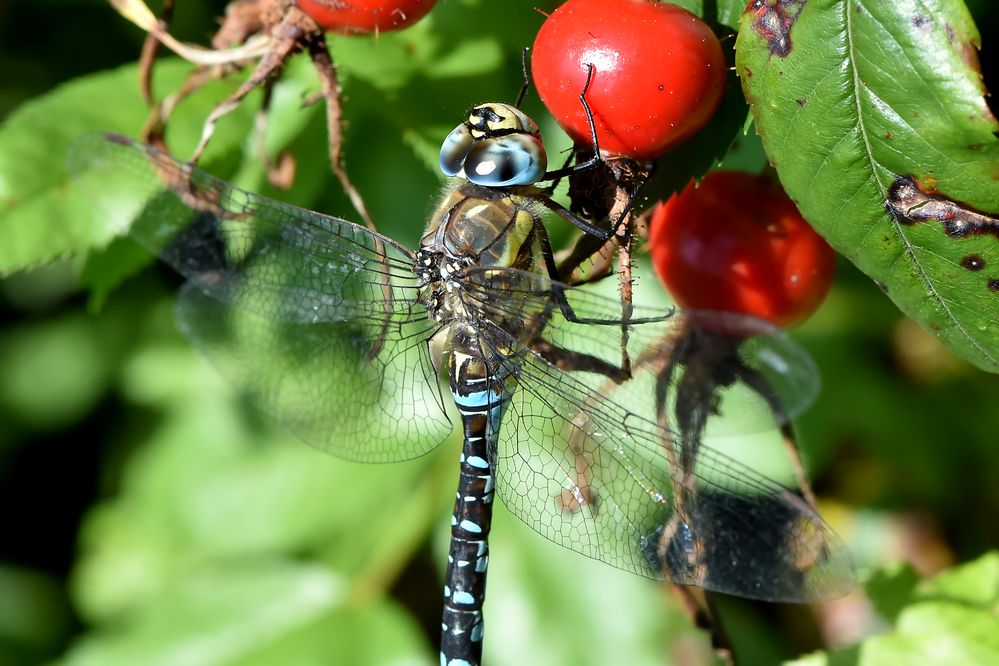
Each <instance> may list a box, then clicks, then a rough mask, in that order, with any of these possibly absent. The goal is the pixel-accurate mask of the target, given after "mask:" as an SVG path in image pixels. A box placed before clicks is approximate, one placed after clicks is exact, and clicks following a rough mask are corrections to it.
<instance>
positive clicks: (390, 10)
mask: <svg viewBox="0 0 999 666" xmlns="http://www.w3.org/2000/svg"><path fill="white" fill-rule="evenodd" d="M436 1H437V0H296V2H297V3H298V6H299V7H301V9H302V11H304V12H305V13H306V14H308V15H309V16H311V17H312V18H313V19H315V21H316V23H318V24H319V25H320V26H322V27H323V28H325V29H326V30H336V31H339V32H390V31H392V30H401V29H402V28H405V27H407V26H409V25H412V24H413V23H416V22H417V21H419V20H420V19H421V18H423V17H424V16H425V15H426V13H427V12H429V11H430V10H431V9H432V8H433V6H434V3H435V2H436Z"/></svg>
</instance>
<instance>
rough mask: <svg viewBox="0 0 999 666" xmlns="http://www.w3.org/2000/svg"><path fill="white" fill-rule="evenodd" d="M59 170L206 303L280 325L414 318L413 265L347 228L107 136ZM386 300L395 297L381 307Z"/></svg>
mask: <svg viewBox="0 0 999 666" xmlns="http://www.w3.org/2000/svg"><path fill="white" fill-rule="evenodd" d="M69 168H70V170H71V171H72V172H74V173H75V174H76V175H77V178H78V179H80V180H82V181H84V185H85V186H87V187H88V190H89V193H91V194H92V195H93V196H94V198H95V205H97V206H99V207H100V208H102V209H103V212H104V213H105V215H106V216H108V217H109V219H112V220H113V221H114V224H115V225H117V226H120V227H121V228H122V229H123V230H127V231H128V234H129V236H131V237H132V238H134V239H135V240H136V241H138V242H139V243H141V244H142V245H144V246H145V247H146V248H147V249H148V250H149V251H150V252H152V253H153V254H155V255H157V256H158V257H159V258H160V259H162V260H163V261H165V262H166V263H168V264H169V265H170V266H172V267H173V268H174V269H175V270H176V271H177V272H178V273H180V274H181V275H183V276H184V277H186V278H188V279H189V280H191V281H193V282H196V283H197V284H199V285H200V288H201V289H202V290H203V291H204V292H205V293H207V294H210V295H211V296H213V297H214V298H217V299H219V300H223V301H230V302H233V301H236V300H241V302H239V303H236V305H238V306H239V307H243V308H247V309H252V310H255V311H257V312H260V313H261V314H262V315H264V316H266V317H270V318H279V319H284V320H288V321H303V322H319V321H343V320H347V319H352V318H355V317H358V316H368V315H371V314H372V313H376V314H377V313H379V312H388V311H389V310H391V311H393V312H396V313H398V314H400V315H402V314H404V313H402V312H400V309H401V308H406V309H408V310H410V312H409V315H408V316H410V317H412V318H413V319H417V318H421V317H425V313H424V312H423V311H422V309H419V310H413V307H414V304H415V300H416V299H415V296H416V289H417V287H418V281H417V278H416V277H415V276H414V274H413V261H414V259H413V253H412V252H411V251H410V250H409V249H407V248H406V247H404V246H402V245H400V244H399V243H397V242H395V241H393V240H392V239H390V238H388V237H386V236H382V235H380V234H377V233H374V232H371V231H369V230H368V229H366V228H364V227H362V226H360V225H357V224H354V223H353V222H349V221H347V220H342V219H339V218H336V217H332V216H329V215H323V214H322V213H317V212H314V211H310V210H306V209H303V208H299V207H297V206H291V205H288V204H285V203H281V202H279V201H275V200H274V199H269V198H267V197H264V196H260V195H258V194H253V193H252V192H247V191H245V190H241V189H239V188H238V187H235V186H234V185H232V184H230V183H227V182H225V181H223V180H220V179H218V178H215V177H214V176H212V175H210V174H208V173H206V172H204V171H202V170H201V169H198V168H196V167H191V166H190V165H187V164H183V163H181V162H178V161H177V160H176V159H175V158H173V157H172V156H171V155H169V154H168V153H165V152H163V151H161V150H158V149H156V148H154V147H152V146H147V145H145V144H142V143H139V142H137V141H134V140H132V139H129V138H126V137H122V136H119V135H116V134H109V135H88V136H85V137H83V138H81V139H79V140H77V141H76V142H75V143H74V145H73V146H72V147H71V148H70V156H69ZM392 290H397V291H401V292H402V294H401V295H402V296H403V297H402V298H401V299H400V300H398V301H397V302H394V303H391V304H390V305H388V306H386V303H385V301H386V300H388V299H389V298H391V297H393V296H395V294H393V293H392ZM386 308H388V309H386Z"/></svg>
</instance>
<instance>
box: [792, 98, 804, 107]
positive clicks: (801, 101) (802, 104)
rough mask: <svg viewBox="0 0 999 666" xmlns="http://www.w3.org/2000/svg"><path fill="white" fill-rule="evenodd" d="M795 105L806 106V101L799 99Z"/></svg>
mask: <svg viewBox="0 0 999 666" xmlns="http://www.w3.org/2000/svg"><path fill="white" fill-rule="evenodd" d="M794 103H795V104H797V105H798V106H805V100H804V99H803V98H801V97H799V98H798V99H796V100H794Z"/></svg>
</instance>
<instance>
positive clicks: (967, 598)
mask: <svg viewBox="0 0 999 666" xmlns="http://www.w3.org/2000/svg"><path fill="white" fill-rule="evenodd" d="M919 595H920V596H921V597H924V598H929V599H947V600H949V601H954V602H959V603H964V604H968V605H973V606H979V607H981V608H986V609H988V608H992V609H994V610H997V611H999V552H991V553H988V554H986V555H983V556H982V557H980V558H978V559H977V560H975V561H974V562H969V563H968V564H965V565H963V566H960V567H956V568H954V569H950V570H948V571H945V572H943V573H941V574H940V575H938V576H936V577H934V578H932V579H930V580H927V581H925V582H924V583H923V584H922V585H920V586H919Z"/></svg>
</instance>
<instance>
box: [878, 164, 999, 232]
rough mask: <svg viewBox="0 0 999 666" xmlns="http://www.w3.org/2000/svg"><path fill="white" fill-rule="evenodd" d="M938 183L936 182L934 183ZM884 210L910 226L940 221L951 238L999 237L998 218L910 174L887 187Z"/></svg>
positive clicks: (899, 221) (899, 177)
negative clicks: (955, 198) (924, 186)
mask: <svg viewBox="0 0 999 666" xmlns="http://www.w3.org/2000/svg"><path fill="white" fill-rule="evenodd" d="M934 184H935V183H934ZM885 210H886V211H888V214H889V215H890V216H891V218H892V219H893V220H895V221H896V222H898V223H899V224H904V225H907V226H910V225H913V224H919V223H920V222H933V221H936V222H940V223H941V224H942V225H943V229H944V232H945V233H946V234H947V235H948V236H950V237H951V238H965V237H967V236H983V235H986V234H988V235H991V236H995V238H996V239H999V218H997V217H996V216H994V215H989V214H988V213H983V212H982V211H979V210H976V209H974V208H972V207H971V206H968V205H966V204H964V203H961V202H959V201H955V200H953V199H950V198H948V197H946V196H944V195H942V194H940V193H938V192H936V191H935V190H933V189H930V188H926V189H924V188H921V187H920V186H919V184H918V183H917V182H916V180H915V179H914V178H912V177H911V176H898V177H896V178H895V182H893V183H892V184H891V187H890V188H888V199H887V200H886V201H885Z"/></svg>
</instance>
